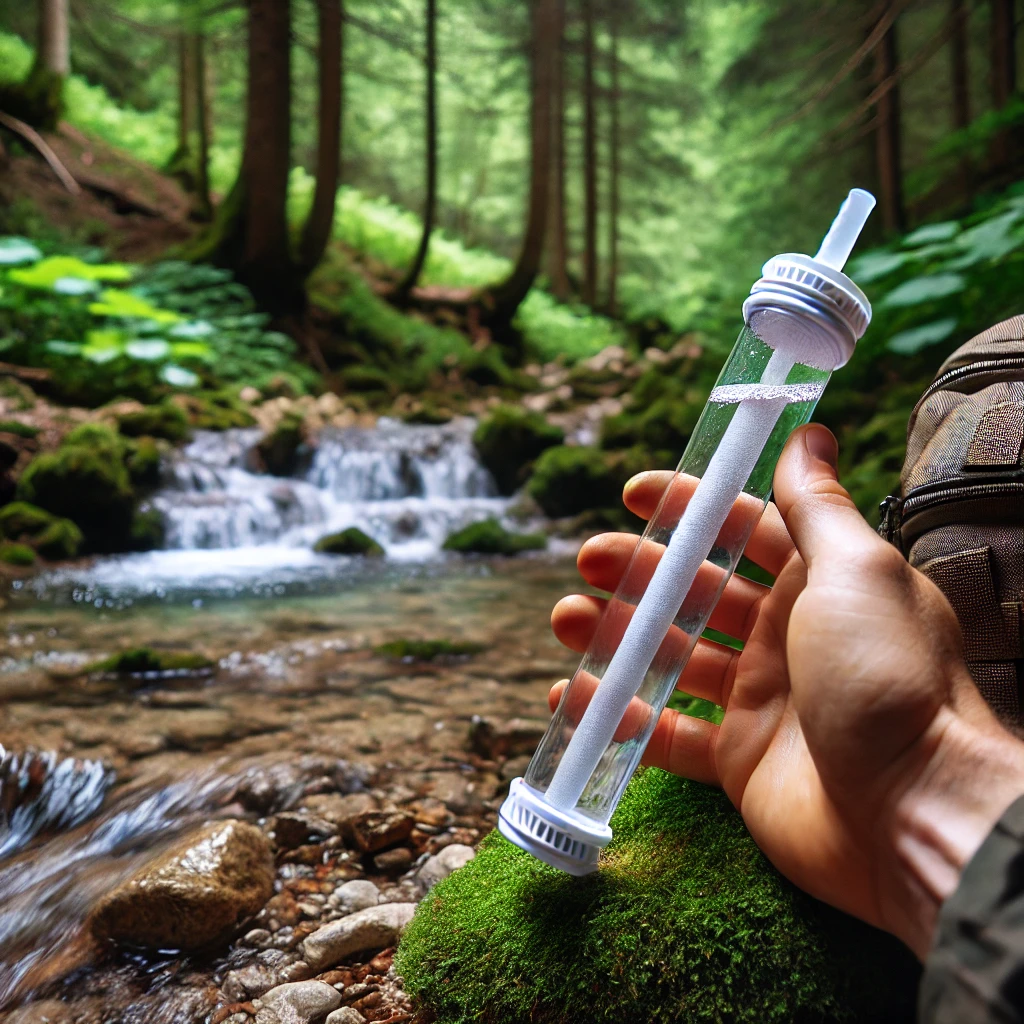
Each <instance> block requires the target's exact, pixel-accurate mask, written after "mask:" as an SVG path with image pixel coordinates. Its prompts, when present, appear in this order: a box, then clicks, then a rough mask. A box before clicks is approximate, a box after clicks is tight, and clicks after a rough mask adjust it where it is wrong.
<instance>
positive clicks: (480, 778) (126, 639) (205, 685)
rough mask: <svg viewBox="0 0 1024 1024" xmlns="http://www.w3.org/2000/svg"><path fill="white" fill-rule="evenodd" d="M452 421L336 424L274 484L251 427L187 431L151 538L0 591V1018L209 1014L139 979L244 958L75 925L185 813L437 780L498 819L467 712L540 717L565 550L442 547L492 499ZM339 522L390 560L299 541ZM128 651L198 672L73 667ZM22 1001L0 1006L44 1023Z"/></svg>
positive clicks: (277, 805) (241, 809) (248, 808)
mask: <svg viewBox="0 0 1024 1024" xmlns="http://www.w3.org/2000/svg"><path fill="white" fill-rule="evenodd" d="M470 432H471V424H470V423H465V422H464V423H458V422H456V423H454V424H452V425H446V426H443V427H433V426H431V427H420V426H417V427H408V426H404V425H402V424H397V423H392V422H387V421H382V424H381V426H380V427H379V428H378V429H377V430H365V429H364V430H351V431H343V432H337V433H336V434H333V435H329V436H325V437H324V438H323V440H322V442H321V444H320V445H319V447H318V448H317V450H316V451H315V452H312V453H310V455H309V458H308V459H307V461H306V462H305V464H304V465H303V466H302V467H301V468H300V470H299V472H297V473H296V475H295V476H294V477H291V478H287V479H281V478H274V477H269V476H259V475H257V474H254V473H252V472H251V471H250V470H249V469H248V468H247V451H248V449H249V448H250V447H251V445H252V443H253V442H254V440H255V439H256V437H257V436H258V435H257V434H254V433H253V432H252V431H229V432H227V433H225V434H212V433H198V434H197V435H196V437H195V439H194V440H193V441H192V443H191V444H190V445H189V446H188V447H187V448H185V449H183V450H182V451H180V452H177V453H175V454H174V455H173V456H172V457H171V458H170V459H169V460H167V464H166V465H165V467H164V481H165V482H164V485H163V486H162V487H161V489H160V490H159V491H158V493H157V494H156V495H155V496H154V497H153V499H152V501H153V504H154V505H156V506H157V507H159V508H160V509H161V510H162V511H163V512H164V514H165V517H166V519H167V522H168V533H167V548H166V549H165V550H162V551H157V552H152V553H149V554H145V555H135V556H126V557H117V558H109V559H103V560H99V561H97V562H96V563H95V564H93V565H84V564H83V565H75V566H71V567H67V568H62V569H58V570H55V571H51V572H47V573H44V574H41V575H39V576H36V577H34V578H32V579H30V580H27V581H23V582H21V583H16V584H15V585H14V586H12V588H11V589H10V591H9V592H8V593H7V594H6V595H5V598H4V603H3V605H2V606H0V624H2V630H3V633H2V649H0V747H2V749H0V1011H3V1010H5V1009H7V1010H10V1009H11V1008H12V1007H18V1006H23V1005H24V1004H26V1003H29V1005H27V1006H24V1010H25V1011H26V1012H27V1011H28V1010H31V1009H32V1007H33V1006H35V1005H38V1006H39V1007H42V1006H43V1005H44V1003H45V1004H46V1005H48V1006H50V1007H51V1009H52V1007H53V1005H54V1000H58V1001H60V1003H61V1004H62V1005H63V1003H64V1002H65V1001H67V1000H69V999H72V998H76V999H80V1000H85V1002H88V1001H89V1000H91V1001H92V1002H91V1003H89V1005H90V1006H91V1007H92V1010H91V1011H90V1012H94V1013H95V1014H98V1017H97V1019H111V1020H113V1019H119V1020H130V1019H139V1020H140V1021H142V1020H146V1021H149V1020H167V1021H168V1022H175V1024H177V1022H179V1021H180V1022H182V1024H183V1022H184V1021H186V1020H193V1019H203V1017H205V1016H208V1014H206V1013H205V1011H204V1013H203V1014H199V1015H198V1016H197V1013H198V1011H197V1010H196V1007H195V1005H193V1003H192V1002H189V1000H190V999H192V1000H194V999H195V998H197V997H195V995H194V991H199V989H198V988H194V989H193V988H187V993H189V994H188V997H187V998H186V996H185V995H182V996H181V998H180V999H178V1000H177V1001H176V1000H175V999H174V998H170V997H169V996H168V995H167V993H166V992H164V994H163V995H161V997H160V999H159V1000H157V1001H156V1002H154V999H155V996H154V993H155V992H156V991H157V989H158V988H159V987H160V985H163V984H164V983H165V981H166V977H167V976H169V975H168V974H167V972H168V971H169V972H170V974H171V975H173V976H174V977H175V978H179V979H180V978H181V977H186V976H187V977H193V976H195V977H200V976H201V977H202V978H204V979H205V981H204V984H205V985H206V988H207V989H209V987H210V985H211V984H215V983H216V979H217V978H218V977H220V976H219V975H216V972H217V971H218V970H223V969H225V966H224V965H225V964H227V963H229V961H230V958H231V957H232V956H234V957H236V958H237V956H238V955H240V954H237V953H228V954H225V956H227V957H228V959H227V960H225V959H224V958H223V957H222V958H221V959H220V960H217V959H214V960H210V961H209V962H204V963H203V964H198V965H197V964H194V963H192V964H189V963H188V962H187V961H181V960H180V958H178V959H176V958H175V957H174V956H173V955H171V954H168V955H167V956H164V957H163V958H161V957H156V958H154V956H152V955H146V956H142V955H139V956H127V955H124V954H121V955H119V956H118V957H115V958H113V959H111V958H110V956H109V955H107V954H102V955H101V954H98V953H97V951H96V949H95V948H93V947H92V946H91V944H90V942H89V940H88V937H87V935H86V933H85V930H84V929H83V927H82V925H83V922H84V921H85V918H86V916H87V914H88V911H89V908H90V907H91V905H92V904H93V903H94V901H95V900H96V899H97V898H98V897H99V896H101V895H102V894H103V893H105V892H107V891H109V890H110V889H111V888H112V887H113V886H115V885H117V884H118V883H119V882H120V881H122V880H123V879H125V878H127V877H128V876H129V875H131V874H132V873H133V872H134V871H136V870H137V869H138V868H139V866H140V865H141V864H143V863H145V862H146V861H147V860H148V859H150V858H151V857H153V856H154V854H155V853H157V852H159V851H160V850H161V849H163V848H164V847H165V846H166V845H167V844H168V843H169V842H170V841H171V840H172V839H174V838H176V837H178V836H180V835H181V834H182V832H183V831H185V830H187V829H189V828H192V827H194V826H196V825H197V824H199V823H201V822H203V821H206V820H209V819H211V818H215V817H220V816H233V817H243V818H248V819H249V820H252V821H261V820H262V819H263V818H265V817H266V816H267V815H268V814H271V813H273V812H274V811H276V810H280V809H281V808H282V807H287V806H290V805H291V804H293V803H294V801H295V799H297V798H298V796H299V795H301V794H303V793H308V792H319V791H327V790H330V791H334V790H337V791H340V792H350V791H355V790H359V789H362V788H366V789H367V790H369V791H370V792H372V793H374V794H376V795H378V796H379V797H380V799H382V800H384V799H387V800H391V799H395V800H398V799H401V798H402V796H403V794H410V795H411V794H412V793H413V792H414V791H416V792H420V791H423V790H424V787H426V788H427V789H429V788H430V787H432V786H433V787H435V788H434V790H433V791H434V792H436V793H441V792H442V790H443V791H444V792H445V793H448V792H455V791H458V792H459V793H460V794H461V795H459V796H458V800H457V801H456V804H455V806H457V807H461V808H462V810H460V814H462V818H459V819H457V820H459V821H462V822H463V825H464V826H466V827H468V826H469V825H471V824H472V825H473V826H475V829H476V831H474V832H473V833H472V834H483V832H484V831H486V829H487V828H489V827H490V825H491V824H493V812H494V809H495V808H496V806H497V801H498V800H500V795H501V792H502V787H503V785H504V784H505V782H504V780H503V779H502V778H501V777H499V775H497V774H495V773H496V772H497V768H496V767H494V766H492V767H490V768H488V767H487V764H488V762H486V761H484V762H477V761H474V760H473V758H472V757H470V756H469V755H468V754H467V750H468V747H467V734H468V731H469V729H470V726H471V724H472V722H473V720H474V717H475V716H479V717H483V718H489V719H493V720H497V721H505V720H507V719H511V718H515V717H523V718H526V719H528V720H530V721H533V722H537V723H539V725H538V726H537V727H538V728H540V727H542V726H543V720H544V718H545V717H546V715H547V709H546V700H545V696H546V693H547V690H548V687H549V686H550V684H551V682H553V681H554V680H556V679H558V678H560V677H563V676H566V675H568V674H570V673H571V671H572V669H573V668H574V665H575V660H576V658H575V656H574V655H571V654H570V653H568V652H566V651H564V650H563V649H562V648H561V647H560V646H559V645H558V644H557V642H556V641H555V640H554V638H553V636H552V635H551V631H550V628H549V625H548V619H549V615H550V610H551V606H552V605H553V603H554V602H555V601H556V600H557V599H558V597H559V596H561V595H562V594H564V593H565V592H566V591H567V590H568V589H569V588H572V587H575V586H576V585H577V584H576V582H575V568H574V565H573V561H572V558H571V557H570V551H571V546H570V545H565V547H564V548H562V549H558V550H555V551H553V552H548V553H543V554H540V555H534V556H526V557H520V558H517V559H511V560H494V559H478V558H471V557H470V558H466V557H457V556H447V555H445V554H444V553H443V552H442V551H441V545H442V544H443V541H444V539H445V537H446V536H447V535H448V533H449V532H451V530H453V529H456V528H458V527H460V526H463V525H465V524H466V523H468V522H471V521H474V520H477V519H482V518H485V517H487V516H497V517H499V518H505V517H507V516H508V514H509V510H510V508H511V505H512V502H511V501H510V500H509V499H503V498H500V497H497V496H496V492H495V489H494V485H493V481H492V480H491V479H490V476H489V474H488V473H487V472H486V470H484V469H483V467H482V466H480V464H479V463H478V462H477V460H476V458H475V454H474V452H473V449H472V445H471V442H470ZM350 525H357V526H359V527H360V528H361V529H363V530H364V531H366V532H367V533H369V534H370V535H372V536H373V537H374V538H375V539H376V540H378V541H379V542H380V543H381V544H382V545H383V546H384V548H385V550H386V552H387V555H386V557H385V558H384V559H354V558H344V557H341V558H339V557H332V556H326V555H316V554H314V553H313V552H312V551H311V545H312V543H313V542H315V540H316V539H317V538H318V537H320V536H322V535H323V534H325V533H328V532H331V531H333V530H336V529H341V528H344V527H347V526H350ZM520 528H521V527H520ZM408 638H415V639H427V640H433V639H444V640H449V641H455V642H471V643H474V644H478V645H479V647H480V650H479V653H476V654H473V655H464V656H459V657H449V658H441V659H438V660H436V661H425V662H417V661H413V660H411V659H410V658H395V657H392V656H388V655H387V654H385V653H383V652H379V651H377V650H376V648H377V647H379V646H380V645H381V644H385V643H387V642H389V641H395V640H401V639H408ZM143 645H145V646H148V647H151V648H152V649H154V650H157V651H168V652H191V653H200V654H203V655H205V656H206V657H208V658H210V659H211V660H212V661H213V663H214V668H213V669H212V671H210V672H206V673H204V674H195V675H189V674H187V673H182V674H179V675H170V676H166V677H140V678H136V679H123V678H109V677H106V676H103V675H101V674H92V675H85V674H83V673H82V669H83V668H84V667H85V666H87V665H89V664H91V663H93V662H95V661H96V660H97V659H100V658H103V657H106V656H109V655H110V654H113V653H116V652H118V651H121V650H124V649H127V648H131V647H136V646H143ZM481 766H482V767H481ZM324 780H327V781H324ZM439 780H440V781H439ZM467 780H470V781H469V782H468V783H467ZM460 785H461V786H462V789H461V790H459V786H460ZM467 785H468V789H467ZM325 786H326V787H327V790H325V789H324V788H323V787H325ZM453 786H454V790H453V788H452V787H453ZM317 787H321V788H320V789H317ZM446 787H447V788H446ZM254 793H259V794H263V795H261V796H259V797H258V798H257V797H254V796H253V794H254ZM268 793H269V794H270V795H269V796H268V795H267V794H268ZM467 793H468V794H469V795H467ZM405 798H406V799H408V798H409V797H408V796H406V797H405ZM458 801H462V803H461V804H460V803H458ZM381 884H384V883H383V882H382V883H381ZM183 963H184V965H185V966H183ZM189 971H191V972H192V973H191V974H189ZM197 972H198V973H197ZM203 972H205V973H203ZM211 972H213V973H211ZM160 978H163V979H164V981H160V982H159V985H158V983H157V980H156V979H160ZM211 978H213V981H212V982H211V980H210V979H211ZM190 984H191V983H190ZM198 984H199V983H198V982H196V983H195V985H196V986H198ZM161 991H162V990H161ZM182 992H183V993H185V992H186V989H182ZM33 999H43V1002H41V1003H38V1004H34V1003H31V1000H33ZM147 1000H148V1001H147ZM85 1002H83V1003H82V1005H83V1006H84V1005H85ZM157 1002H158V1003H159V1005H160V1007H161V1009H160V1012H159V1013H157V1012H156V1010H155V1007H156V1005H157ZM75 1005H76V1006H77V1005H78V1004H77V1003H76V1004H75ZM115 1009H116V1012H115ZM19 1012H22V1011H19V1010H13V1012H12V1013H10V1014H9V1019H10V1020H11V1021H14V1020H18V1021H21V1020H22V1019H24V1020H26V1021H27V1020H36V1019H39V1020H42V1019H44V1018H43V1017H38V1018H37V1017H33V1016H29V1017H24V1018H22V1017H16V1014H18V1013H19ZM0 1019H4V1018H3V1013H2V1012H0ZM45 1019H49V1018H45ZM68 1019H76V1020H78V1019H82V1020H88V1019H92V1017H90V1016H89V1015H88V1014H86V1013H85V1011H84V1010H82V1012H81V1013H79V1014H78V1015H77V1016H74V1015H72V1016H71V1017H69V1018H68ZM371 1019H375V1018H371ZM380 1019H384V1018H380Z"/></svg>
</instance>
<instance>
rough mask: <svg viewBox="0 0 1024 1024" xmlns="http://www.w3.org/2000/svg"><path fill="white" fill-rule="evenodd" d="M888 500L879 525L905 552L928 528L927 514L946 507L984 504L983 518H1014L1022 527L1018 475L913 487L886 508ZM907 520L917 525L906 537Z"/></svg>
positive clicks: (1023, 502)
mask: <svg viewBox="0 0 1024 1024" xmlns="http://www.w3.org/2000/svg"><path fill="white" fill-rule="evenodd" d="M891 499H892V496H891V495H890V497H889V498H887V499H886V500H885V502H883V503H882V509H883V520H882V522H883V526H884V527H885V533H883V536H885V537H886V538H887V539H889V540H891V541H892V542H893V543H894V544H896V546H897V547H900V548H902V549H904V550H906V549H907V548H909V546H910V541H912V540H915V539H916V538H917V537H918V536H920V535H921V534H922V533H925V532H927V530H929V529H931V528H932V526H931V525H930V524H929V523H928V520H927V517H928V515H929V513H931V514H934V513H935V511H936V510H937V509H939V508H942V507H943V506H946V505H952V504H956V503H964V504H968V503H975V502H985V503H986V507H985V509H984V514H986V516H987V517H989V518H995V519H998V518H1000V517H1001V515H1005V516H1006V518H1009V519H1011V520H1012V519H1013V518H1014V517H1016V519H1017V520H1018V521H1019V522H1022V523H1024V479H1022V478H1021V474H1020V473H1019V472H1018V473H1017V474H1016V479H1013V478H1011V479H1007V477H1006V476H1003V477H991V476H989V477H979V478H978V479H976V480H972V481H971V482H970V483H966V482H961V483H959V484H952V485H951V484H950V483H948V482H945V481H943V482H941V483H933V484H925V485H924V486H923V487H915V488H914V489H913V490H912V491H911V492H910V493H909V494H908V495H907V496H906V497H905V498H903V499H902V500H900V499H898V498H896V499H894V502H895V506H894V505H892V504H890V500H891ZM922 517H925V518H924V519H922ZM911 520H917V522H915V524H914V529H913V530H912V531H911V532H910V534H909V537H908V535H907V526H908V524H909V523H910V521H911ZM937 525H942V524H941V523H939V524H937Z"/></svg>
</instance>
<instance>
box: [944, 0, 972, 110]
mask: <svg viewBox="0 0 1024 1024" xmlns="http://www.w3.org/2000/svg"><path fill="white" fill-rule="evenodd" d="M968 16H969V11H968V7H967V0H951V3H950V5H949V20H950V23H951V26H952V35H951V36H950V41H949V49H950V70H951V72H952V84H953V128H954V130H959V129H961V128H966V127H967V126H968V125H969V124H970V123H971V95H970V85H969V83H970V73H969V71H968V56H967V55H968V41H967V39H968V37H967V19H968Z"/></svg>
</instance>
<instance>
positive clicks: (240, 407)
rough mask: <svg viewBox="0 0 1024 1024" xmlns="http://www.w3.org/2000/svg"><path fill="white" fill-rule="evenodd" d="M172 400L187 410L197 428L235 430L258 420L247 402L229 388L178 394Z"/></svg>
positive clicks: (190, 421) (249, 425)
mask: <svg viewBox="0 0 1024 1024" xmlns="http://www.w3.org/2000/svg"><path fill="white" fill-rule="evenodd" d="M172 400H173V401H174V402H175V404H178V405H180V407H181V408H182V409H184V410H185V413H186V415H187V416H188V421H189V423H191V424H192V426H193V427H195V428H196V430H233V429H235V428H238V427H251V426H252V425H253V424H254V423H255V422H256V421H255V420H254V419H253V418H252V414H251V413H250V412H249V410H248V408H247V407H246V405H245V403H244V402H243V401H242V400H241V399H240V398H239V397H238V395H237V394H236V393H235V392H234V391H232V390H231V389H229V388H223V389H221V390H217V391H200V392H199V393H198V394H193V395H176V396H175V397H174V399H172Z"/></svg>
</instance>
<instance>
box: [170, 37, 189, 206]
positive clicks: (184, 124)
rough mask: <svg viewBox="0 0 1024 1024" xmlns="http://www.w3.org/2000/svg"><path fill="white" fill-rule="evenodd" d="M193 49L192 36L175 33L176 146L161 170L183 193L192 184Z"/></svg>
mask: <svg viewBox="0 0 1024 1024" xmlns="http://www.w3.org/2000/svg"><path fill="white" fill-rule="evenodd" d="M195 74H196V70H195V48H194V46H193V43H192V35H191V34H190V33H188V32H185V31H182V32H179V33H178V145H177V146H176V147H175V149H174V152H173V153H172V154H171V156H170V158H169V159H168V161H167V163H166V164H165V166H164V173H165V174H169V175H170V176H171V177H172V178H175V179H176V180H177V181H178V182H180V184H181V187H182V188H184V189H185V191H186V192H191V191H192V189H193V188H194V187H195V175H194V168H193V160H192V156H193V154H192V127H193V123H194V121H195V117H194V114H195V97H196V87H195Z"/></svg>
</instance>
